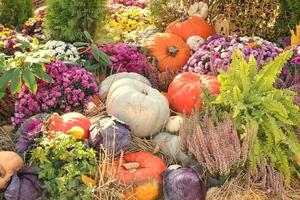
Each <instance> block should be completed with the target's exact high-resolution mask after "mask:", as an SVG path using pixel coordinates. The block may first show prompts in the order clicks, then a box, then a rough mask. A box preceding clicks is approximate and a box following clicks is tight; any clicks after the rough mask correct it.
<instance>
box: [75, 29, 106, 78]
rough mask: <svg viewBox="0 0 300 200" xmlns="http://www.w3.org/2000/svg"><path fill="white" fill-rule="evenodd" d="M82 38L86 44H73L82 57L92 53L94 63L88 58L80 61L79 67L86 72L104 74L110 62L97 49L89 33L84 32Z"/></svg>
mask: <svg viewBox="0 0 300 200" xmlns="http://www.w3.org/2000/svg"><path fill="white" fill-rule="evenodd" d="M83 33H84V36H85V37H86V40H87V41H88V42H75V43H74V46H76V47H78V50H79V51H80V52H81V54H82V55H87V54H86V53H87V52H88V51H91V52H92V55H93V57H94V59H95V61H96V63H94V64H92V63H91V62H90V60H89V58H84V57H82V59H81V60H80V62H81V63H80V65H82V66H84V68H86V69H87V70H88V71H90V72H93V73H97V72H99V71H100V72H106V68H107V67H108V66H109V65H111V61H110V59H109V57H108V55H106V54H105V53H104V52H103V51H101V50H100V49H99V48H98V47H97V43H96V42H95V41H94V40H93V39H92V36H91V35H90V34H89V32H87V31H84V32H83Z"/></svg>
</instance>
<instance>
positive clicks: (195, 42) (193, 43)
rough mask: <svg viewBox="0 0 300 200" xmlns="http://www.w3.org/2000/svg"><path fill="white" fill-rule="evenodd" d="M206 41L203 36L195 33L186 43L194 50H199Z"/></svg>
mask: <svg viewBox="0 0 300 200" xmlns="http://www.w3.org/2000/svg"><path fill="white" fill-rule="evenodd" d="M204 41H205V40H204V39H203V38H202V37H200V36H198V35H193V36H191V37H189V38H188V39H187V41H186V44H187V45H188V47H189V48H190V49H191V50H192V51H197V50H198V48H199V46H200V44H202V43H203V42H204Z"/></svg>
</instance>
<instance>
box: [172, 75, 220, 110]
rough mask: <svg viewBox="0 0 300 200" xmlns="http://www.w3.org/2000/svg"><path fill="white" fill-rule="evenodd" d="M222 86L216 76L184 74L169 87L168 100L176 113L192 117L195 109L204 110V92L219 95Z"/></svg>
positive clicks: (178, 76) (177, 77)
mask: <svg viewBox="0 0 300 200" xmlns="http://www.w3.org/2000/svg"><path fill="white" fill-rule="evenodd" d="M220 85H221V83H220V82H219V80H218V79H217V77H215V76H208V75H200V74H197V73H194V72H184V73H182V74H179V75H177V76H176V77H175V79H174V80H173V81H172V83H171V84H170V85H169V89H168V93H167V98H168V100H169V103H170V105H171V107H172V108H173V109H174V110H175V111H176V112H180V113H184V114H187V115H190V114H192V112H193V111H194V110H195V109H197V110H201V109H202V95H203V94H204V93H203V90H204V89H205V88H207V89H208V90H209V92H210V93H211V94H219V93H220Z"/></svg>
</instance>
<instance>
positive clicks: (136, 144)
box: [128, 136, 176, 165]
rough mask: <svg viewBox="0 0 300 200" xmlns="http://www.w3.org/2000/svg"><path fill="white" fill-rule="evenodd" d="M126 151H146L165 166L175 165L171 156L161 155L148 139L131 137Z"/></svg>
mask: <svg viewBox="0 0 300 200" xmlns="http://www.w3.org/2000/svg"><path fill="white" fill-rule="evenodd" d="M128 151H129V152H139V151H147V152H151V153H153V154H155V155H156V156H158V157H160V158H161V159H163V160H164V161H165V163H166V165H171V164H175V163H176V161H175V160H174V158H173V156H172V155H169V154H166V153H163V152H162V151H161V150H160V149H159V147H158V146H156V145H155V144H154V142H153V141H152V140H150V139H146V138H139V137H136V136H132V140H131V143H130V144H129V147H128Z"/></svg>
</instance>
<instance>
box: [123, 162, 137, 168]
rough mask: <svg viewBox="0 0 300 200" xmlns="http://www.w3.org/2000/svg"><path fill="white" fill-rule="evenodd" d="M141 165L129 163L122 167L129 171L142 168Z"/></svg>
mask: <svg viewBox="0 0 300 200" xmlns="http://www.w3.org/2000/svg"><path fill="white" fill-rule="evenodd" d="M140 165H141V164H140V163H138V162H128V163H124V164H123V165H122V166H123V167H125V169H127V170H132V169H137V168H139V167H140Z"/></svg>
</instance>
